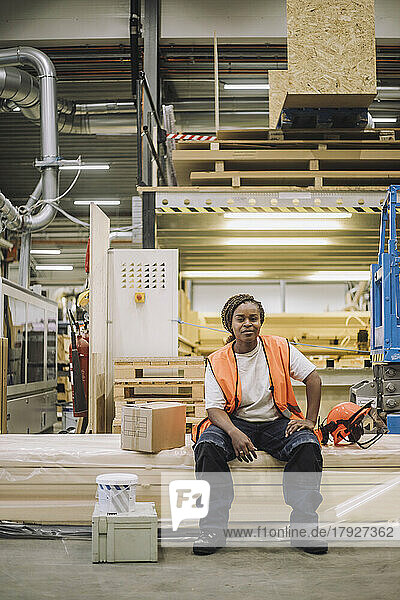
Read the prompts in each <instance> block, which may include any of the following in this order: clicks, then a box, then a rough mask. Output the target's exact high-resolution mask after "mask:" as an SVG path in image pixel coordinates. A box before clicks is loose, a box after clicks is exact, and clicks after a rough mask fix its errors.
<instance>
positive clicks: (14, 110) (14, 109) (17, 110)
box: [12, 106, 21, 112]
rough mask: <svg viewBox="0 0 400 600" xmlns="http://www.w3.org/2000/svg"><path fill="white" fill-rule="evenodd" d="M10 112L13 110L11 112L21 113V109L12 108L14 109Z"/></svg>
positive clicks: (17, 107)
mask: <svg viewBox="0 0 400 600" xmlns="http://www.w3.org/2000/svg"><path fill="white" fill-rule="evenodd" d="M12 110H13V112H21V109H20V107H19V106H14V108H13V109H12Z"/></svg>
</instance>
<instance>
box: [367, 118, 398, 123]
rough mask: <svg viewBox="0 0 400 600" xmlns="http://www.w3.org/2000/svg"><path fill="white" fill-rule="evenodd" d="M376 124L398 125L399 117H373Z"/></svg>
mask: <svg viewBox="0 0 400 600" xmlns="http://www.w3.org/2000/svg"><path fill="white" fill-rule="evenodd" d="M372 120H373V122H374V123H397V117H372Z"/></svg>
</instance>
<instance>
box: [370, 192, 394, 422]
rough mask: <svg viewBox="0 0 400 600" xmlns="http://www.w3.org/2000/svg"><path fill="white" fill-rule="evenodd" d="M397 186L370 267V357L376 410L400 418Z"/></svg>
mask: <svg viewBox="0 0 400 600" xmlns="http://www.w3.org/2000/svg"><path fill="white" fill-rule="evenodd" d="M398 208H400V185H391V186H390V187H389V190H388V193H387V195H386V198H385V202H384V204H383V207H382V217H381V228H380V241H379V255H378V263H377V264H373V265H371V355H372V362H373V369H374V385H375V391H376V406H377V409H378V410H379V411H381V414H382V413H383V415H387V414H388V413H395V412H397V413H399V414H400V280H399V274H400V270H399V253H398V250H397V232H396V211H397V209H398Z"/></svg>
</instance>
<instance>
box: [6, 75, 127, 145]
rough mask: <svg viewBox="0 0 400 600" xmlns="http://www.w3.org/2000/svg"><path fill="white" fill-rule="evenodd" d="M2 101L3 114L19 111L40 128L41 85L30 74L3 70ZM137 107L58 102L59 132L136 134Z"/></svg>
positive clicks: (115, 103) (121, 104)
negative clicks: (18, 109)
mask: <svg viewBox="0 0 400 600" xmlns="http://www.w3.org/2000/svg"><path fill="white" fill-rule="evenodd" d="M0 98H4V99H5V100H6V101H5V102H4V103H3V106H2V110H3V111H8V112H9V111H12V110H13V109H14V108H16V107H18V108H20V109H21V113H22V114H23V115H24V116H25V117H26V118H28V119H29V120H31V121H33V122H34V123H36V124H37V125H39V124H40V106H41V103H40V91H39V84H38V82H37V80H36V78H35V77H32V75H30V74H29V73H26V72H25V71H21V70H20V69H16V68H15V67H3V68H0ZM134 106H135V105H134V103H133V102H110V103H97V104H93V105H90V104H75V102H72V101H70V100H64V99H59V100H58V102H57V110H58V117H57V126H58V131H59V132H60V133H71V134H98V135H109V134H134V133H136V126H135V123H134V122H133V119H132V117H131V116H130V113H132V112H133V109H134ZM92 112H93V113H95V114H91V113H92Z"/></svg>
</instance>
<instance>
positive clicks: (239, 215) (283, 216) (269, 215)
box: [224, 212, 352, 221]
mask: <svg viewBox="0 0 400 600" xmlns="http://www.w3.org/2000/svg"><path fill="white" fill-rule="evenodd" d="M351 216H352V215H351V214H350V213H339V212H338V213H322V212H320V213H297V212H296V213H293V212H288V213H285V212H281V213H245V212H240V213H225V214H224V217H225V219H264V220H266V221H269V219H285V220H286V219H351Z"/></svg>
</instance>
